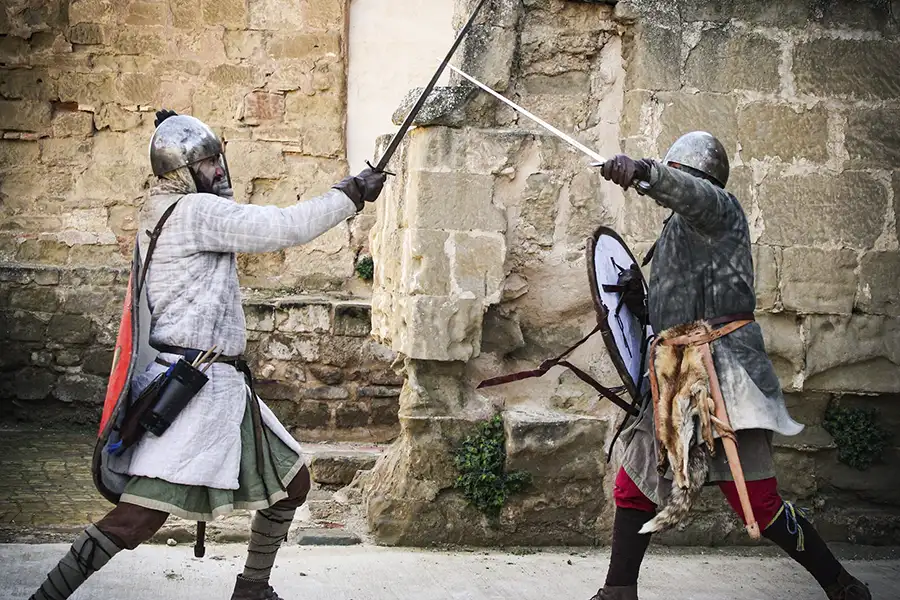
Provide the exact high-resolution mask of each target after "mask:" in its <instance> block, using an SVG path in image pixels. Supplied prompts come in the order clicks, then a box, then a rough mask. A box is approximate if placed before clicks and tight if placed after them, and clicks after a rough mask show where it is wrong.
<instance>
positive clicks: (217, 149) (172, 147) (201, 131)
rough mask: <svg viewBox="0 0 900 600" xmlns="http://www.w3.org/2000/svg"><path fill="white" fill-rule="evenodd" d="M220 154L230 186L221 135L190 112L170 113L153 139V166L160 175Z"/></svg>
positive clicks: (151, 140) (151, 156) (151, 148)
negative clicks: (187, 113)
mask: <svg viewBox="0 0 900 600" xmlns="http://www.w3.org/2000/svg"><path fill="white" fill-rule="evenodd" d="M214 157H219V159H220V160H221V162H222V168H223V169H224V171H225V175H226V177H227V178H228V185H229V187H230V186H231V174H230V173H229V172H228V163H227V161H226V160H225V151H224V148H223V146H222V142H221V141H220V140H219V137H218V136H217V135H216V134H215V133H214V132H213V130H212V129H210V128H209V126H208V125H206V123H204V122H203V121H201V120H200V119H197V118H195V117H191V116H188V115H175V116H172V117H168V118H167V119H165V120H164V121H163V122H162V123H160V124H159V127H157V128H156V131H155V132H154V134H153V137H152V138H151V139H150V166H151V167H152V168H153V174H154V175H156V176H161V175H163V174H165V173H169V172H170V171H174V170H175V169H179V168H181V167H186V166H189V165H192V164H194V163H197V162H199V161H201V160H205V159H207V158H214Z"/></svg>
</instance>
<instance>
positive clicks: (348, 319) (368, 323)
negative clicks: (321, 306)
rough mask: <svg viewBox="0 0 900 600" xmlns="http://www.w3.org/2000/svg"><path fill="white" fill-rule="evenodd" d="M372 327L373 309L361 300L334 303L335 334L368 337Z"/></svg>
mask: <svg viewBox="0 0 900 600" xmlns="http://www.w3.org/2000/svg"><path fill="white" fill-rule="evenodd" d="M371 329H372V309H371V307H370V306H369V305H368V304H364V303H361V302H340V303H338V304H335V305H334V335H347V336H353V337H367V336H368V335H369V332H370V331H371Z"/></svg>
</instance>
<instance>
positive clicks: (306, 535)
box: [291, 528, 362, 546]
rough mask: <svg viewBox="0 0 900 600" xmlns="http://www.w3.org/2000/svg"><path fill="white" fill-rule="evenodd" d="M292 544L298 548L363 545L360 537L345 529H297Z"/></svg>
mask: <svg viewBox="0 0 900 600" xmlns="http://www.w3.org/2000/svg"><path fill="white" fill-rule="evenodd" d="M292 538H293V539H292V540H291V541H292V543H294V544H297V545H298V546H353V545H356V544H360V543H362V540H361V539H360V537H359V536H358V535H356V534H355V533H352V532H350V531H345V530H343V529H305V528H304V529H297V530H296V532H295V533H294V535H293V536H292Z"/></svg>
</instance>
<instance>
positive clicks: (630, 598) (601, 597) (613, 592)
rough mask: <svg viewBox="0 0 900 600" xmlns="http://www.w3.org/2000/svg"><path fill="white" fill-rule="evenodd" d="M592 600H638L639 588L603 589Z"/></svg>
mask: <svg viewBox="0 0 900 600" xmlns="http://www.w3.org/2000/svg"><path fill="white" fill-rule="evenodd" d="M591 600H638V595H637V586H636V585H629V586H627V587H610V586H605V587H603V588H601V589H600V590H599V591H598V592H597V595H596V596H594V597H593V598H591Z"/></svg>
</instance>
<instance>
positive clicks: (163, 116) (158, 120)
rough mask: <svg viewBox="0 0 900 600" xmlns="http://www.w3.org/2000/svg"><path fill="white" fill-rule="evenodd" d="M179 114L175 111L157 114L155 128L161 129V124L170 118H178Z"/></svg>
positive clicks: (162, 111) (161, 111) (158, 112)
mask: <svg viewBox="0 0 900 600" xmlns="http://www.w3.org/2000/svg"><path fill="white" fill-rule="evenodd" d="M177 116H178V113H176V112H175V111H174V110H166V109H162V110H160V111H157V112H156V121H154V122H153V126H154V127H159V124H160V123H162V122H163V121H165V120H166V119H168V118H169V117H177Z"/></svg>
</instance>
